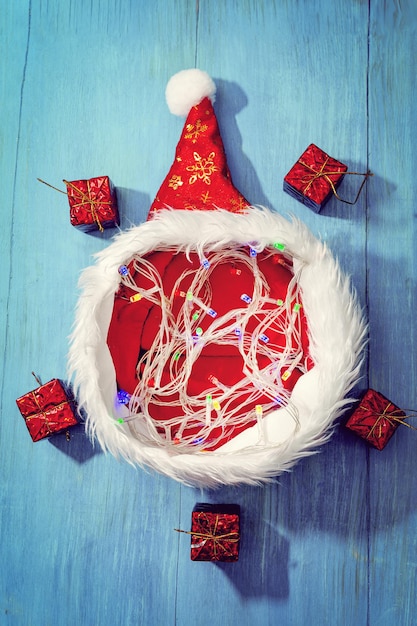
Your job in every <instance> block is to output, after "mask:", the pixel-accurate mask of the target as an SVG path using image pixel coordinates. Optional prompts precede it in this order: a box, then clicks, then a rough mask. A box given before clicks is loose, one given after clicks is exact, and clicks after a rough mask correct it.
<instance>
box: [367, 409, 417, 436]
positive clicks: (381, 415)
mask: <svg viewBox="0 0 417 626" xmlns="http://www.w3.org/2000/svg"><path fill="white" fill-rule="evenodd" d="M391 405H392V402H388V404H387V406H386V407H385V409H384V411H383V412H382V413H377V416H378V417H377V419H376V421H375V424H374V425H373V426H372V428H371V430H370V431H369V433H368V435H367V436H366V438H367V439H369V438H370V437H371V436H372V435H373V433H374V431H375V429H376V427H377V426H378V424H379V434H378V435H377V436H378V439H380V438H381V437H382V424H381V423H380V422H381V420H383V419H386V420H388V422H390V424H391V426H395V424H394V423H393V422H396V423H397V424H402V425H403V426H407V428H411V429H412V430H417V428H416V427H415V426H412V425H411V424H408V423H407V422H406V421H405V420H406V419H409V418H410V417H416V415H414V411H410V414H409V415H405V414H404V415H402V416H398V417H396V416H395V413H396V412H397V413H404V411H401V409H395V411H394V412H393V413H387V411H388V409H389V407H390V406H391ZM359 408H361V409H364V410H365V411H368V410H369V409H368V407H366V406H363V405H360V407H359Z"/></svg>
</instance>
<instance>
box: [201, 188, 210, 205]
mask: <svg viewBox="0 0 417 626" xmlns="http://www.w3.org/2000/svg"><path fill="white" fill-rule="evenodd" d="M201 202H202V203H203V204H207V202H211V196H210V194H209V192H208V191H206V192H205V193H202V194H201Z"/></svg>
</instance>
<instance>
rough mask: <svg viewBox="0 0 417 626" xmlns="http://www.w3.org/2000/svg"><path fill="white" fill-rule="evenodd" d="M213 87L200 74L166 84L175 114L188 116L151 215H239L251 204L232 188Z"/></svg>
mask: <svg viewBox="0 0 417 626" xmlns="http://www.w3.org/2000/svg"><path fill="white" fill-rule="evenodd" d="M215 94H216V86H215V84H214V82H213V80H212V79H211V78H210V76H209V75H208V74H207V73H206V72H203V71H201V70H197V69H190V70H183V71H181V72H178V74H175V75H174V76H173V77H172V78H171V79H170V80H169V82H168V84H167V88H166V92H165V95H166V100H167V103H168V107H169V109H170V111H171V113H173V114H174V115H180V116H187V119H186V121H185V124H184V129H183V131H182V134H181V138H180V140H179V142H178V145H177V149H176V152H175V159H174V162H173V164H172V166H171V169H170V170H169V172H168V175H167V176H166V178H165V180H164V182H163V183H162V185H161V187H160V189H159V191H158V193H157V195H156V198H155V200H154V202H153V203H152V206H151V208H150V212H149V216H150V217H151V216H152V214H153V213H155V211H158V210H160V209H166V208H174V209H186V210H196V209H197V210H206V211H207V210H213V209H218V208H219V207H221V208H222V209H226V210H227V211H230V212H232V213H242V212H243V211H244V210H245V209H246V207H248V206H249V202H248V201H247V200H246V199H245V198H244V196H243V195H242V194H241V193H240V191H238V190H237V189H236V187H235V186H234V185H233V182H232V178H231V175H230V171H229V168H228V165H227V159H226V153H225V150H224V146H223V141H222V139H221V136H220V131H219V126H218V123H217V118H216V114H215V112H214V109H213V102H214V98H215Z"/></svg>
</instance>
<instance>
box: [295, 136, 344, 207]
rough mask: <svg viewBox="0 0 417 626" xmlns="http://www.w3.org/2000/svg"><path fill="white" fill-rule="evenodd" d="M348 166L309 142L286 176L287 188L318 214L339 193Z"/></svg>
mask: <svg viewBox="0 0 417 626" xmlns="http://www.w3.org/2000/svg"><path fill="white" fill-rule="evenodd" d="M347 169H348V168H347V166H346V165H344V164H343V163H341V162H340V161H336V159H333V158H332V157H330V156H329V155H328V154H326V152H324V151H323V150H321V149H320V148H318V147H317V146H316V145H314V144H313V143H312V144H310V145H309V146H308V148H307V150H305V152H303V154H302V155H301V156H300V158H299V159H298V161H297V162H296V163H295V164H294V165H293V167H292V168H291V169H290V171H289V172H288V174H287V175H286V176H285V177H284V191H286V192H287V193H289V194H290V195H291V196H293V198H296V199H297V200H298V201H299V202H302V204H305V205H306V206H308V207H309V208H310V209H313V211H315V212H316V213H318V212H319V211H320V210H321V208H322V207H323V206H324V204H325V203H326V202H327V200H328V199H329V198H330V197H331V196H332V195H336V196H337V193H336V189H337V187H338V186H339V185H340V183H341V182H342V180H343V176H344V174H345V172H346V171H347Z"/></svg>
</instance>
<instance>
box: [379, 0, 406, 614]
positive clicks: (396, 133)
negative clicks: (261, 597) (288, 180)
mask: <svg viewBox="0 0 417 626" xmlns="http://www.w3.org/2000/svg"><path fill="white" fill-rule="evenodd" d="M416 18H417V7H416V4H415V2H413V1H412V0H409V1H405V2H401V3H397V2H381V1H379V0H375V1H374V2H373V3H372V11H371V29H370V33H371V38H370V68H369V85H370V90H369V93H370V145H369V147H370V156H371V161H372V168H373V170H375V174H376V178H375V181H373V182H372V185H371V186H370V214H369V226H368V230H369V243H368V257H369V263H368V264H369V317H370V330H371V332H370V345H369V352H370V361H369V363H370V384H371V386H372V387H373V388H375V389H377V390H379V391H380V392H382V393H383V394H384V395H385V396H387V397H388V398H390V399H391V400H392V401H393V402H395V403H396V404H397V405H399V406H401V407H404V408H405V407H410V408H414V409H415V407H416V394H415V389H416V383H417V380H416V359H415V353H416V330H417V324H416V320H415V308H416V282H417V281H416V279H417V273H416V272H417V270H416V268H417V254H416V242H417V230H416V209H415V206H416V200H417V184H416V178H415V175H414V173H413V169H414V162H415V156H416V151H415V144H416V140H417V127H416V117H415V107H414V105H413V102H414V98H415V93H416V87H417V82H416V76H415V67H414V59H415V58H416V54H417V47H416V23H417V21H416ZM411 423H412V422H411ZM415 449H416V433H415V432H413V431H410V430H409V429H408V428H405V427H400V428H399V430H398V431H397V433H396V434H395V436H394V439H393V440H392V441H391V442H390V443H389V444H388V446H387V447H386V448H385V450H384V451H383V452H381V453H378V452H377V451H373V450H371V451H370V453H369V465H370V495H371V518H370V524H371V525H370V530H371V534H370V563H371V568H370V590H371V591H370V623H375V624H381V626H384V625H388V624H394V623H395V624H399V625H404V626H405V625H406V624H412V623H414V622H415V619H416V617H415V616H416V612H417V593H416V587H415V572H416V548H417V539H416V527H417V512H416V505H417V487H416V482H415V480H414V478H413V465H414V459H415Z"/></svg>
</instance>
